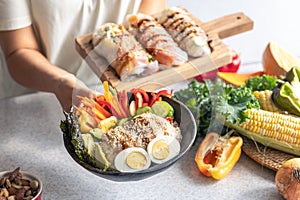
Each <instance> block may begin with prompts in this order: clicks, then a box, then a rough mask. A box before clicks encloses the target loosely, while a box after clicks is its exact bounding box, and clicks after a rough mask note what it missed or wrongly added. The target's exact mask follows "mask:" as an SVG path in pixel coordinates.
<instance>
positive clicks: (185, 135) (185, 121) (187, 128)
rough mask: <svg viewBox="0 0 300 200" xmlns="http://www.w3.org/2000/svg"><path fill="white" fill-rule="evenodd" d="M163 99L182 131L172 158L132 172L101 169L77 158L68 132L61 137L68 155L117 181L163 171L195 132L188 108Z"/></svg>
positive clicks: (190, 143) (195, 128)
mask: <svg viewBox="0 0 300 200" xmlns="http://www.w3.org/2000/svg"><path fill="white" fill-rule="evenodd" d="M163 100H165V101H167V102H169V103H170V104H171V105H172V106H173V108H174V118H175V121H176V122H178V124H179V127H180V130H181V133H182V141H181V149H180V152H179V154H178V155H177V156H176V157H174V158H173V159H171V160H169V161H167V162H165V163H163V164H159V165H153V166H150V168H148V169H146V170H142V171H139V172H134V173H121V172H118V171H102V170H100V169H98V168H95V167H93V166H91V165H89V164H87V163H85V162H83V161H82V160H80V159H79V158H78V156H77V155H76V154H75V152H74V147H73V145H72V143H71V140H70V137H68V135H69V134H66V133H64V134H63V139H64V144H65V147H66V149H67V151H68V153H69V154H70V156H71V157H72V158H73V159H74V160H75V161H76V162H77V163H78V164H79V165H81V166H82V167H84V168H85V169H87V170H88V171H90V172H92V173H94V174H95V175H97V176H99V177H102V178H105V179H108V180H111V181H117V182H126V181H138V180H142V179H145V178H149V177H151V176H153V175H155V174H158V173H160V172H163V171H164V170H166V169H167V168H169V167H170V166H172V165H173V164H174V163H175V162H177V161H178V160H179V159H180V158H181V157H182V156H183V155H184V154H185V153H186V152H187V151H188V150H189V149H190V148H191V146H192V145H193V143H194V141H195V138H196V134H197V126H196V122H195V119H194V117H193V115H192V113H191V112H190V110H189V109H188V108H187V107H186V106H185V105H184V104H183V103H181V102H179V101H177V100H174V99H170V98H167V97H164V98H163Z"/></svg>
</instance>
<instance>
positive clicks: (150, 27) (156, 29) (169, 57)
mask: <svg viewBox="0 0 300 200" xmlns="http://www.w3.org/2000/svg"><path fill="white" fill-rule="evenodd" d="M123 24H124V26H125V28H126V29H127V30H128V31H129V32H130V33H131V34H133V35H134V36H135V38H136V39H137V40H138V41H139V42H140V43H141V44H142V45H143V46H144V48H146V50H147V51H148V52H149V53H150V54H151V55H152V56H153V57H154V58H155V59H156V60H157V61H158V62H159V63H160V64H161V65H163V66H166V67H170V66H172V65H182V64H184V63H185V62H187V60H188V56H187V53H186V52H184V51H183V50H182V49H180V48H179V47H178V44H177V43H176V42H175V41H174V40H173V39H172V37H171V36H170V34H169V33H168V32H167V31H166V30H165V29H164V28H163V27H162V26H161V25H160V24H159V23H158V22H157V21H156V20H155V18H153V17H152V16H149V15H145V14H141V13H139V14H137V15H129V16H127V18H126V19H125V21H124V23H123Z"/></svg>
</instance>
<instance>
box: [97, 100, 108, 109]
mask: <svg viewBox="0 0 300 200" xmlns="http://www.w3.org/2000/svg"><path fill="white" fill-rule="evenodd" d="M96 102H97V103H98V104H99V105H101V106H104V107H107V108H108V109H109V111H111V104H110V103H108V102H107V101H105V100H96Z"/></svg>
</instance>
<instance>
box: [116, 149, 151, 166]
mask: <svg viewBox="0 0 300 200" xmlns="http://www.w3.org/2000/svg"><path fill="white" fill-rule="evenodd" d="M114 165H115V167H116V169H117V170H119V171H120V172H137V171H141V170H144V169H147V168H149V167H150V165H151V160H150V157H149V155H148V153H147V151H146V150H145V149H143V148H139V147H130V148H127V149H124V150H123V151H121V152H120V153H118V154H117V156H116V157H115V160H114Z"/></svg>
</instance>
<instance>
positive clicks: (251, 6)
mask: <svg viewBox="0 0 300 200" xmlns="http://www.w3.org/2000/svg"><path fill="white" fill-rule="evenodd" d="M178 5H180V6H183V7H185V8H186V9H187V10H189V11H190V12H191V13H192V14H193V15H195V16H196V17H198V18H199V19H200V20H201V21H203V22H207V21H210V20H213V19H216V18H219V17H222V16H224V15H228V14H232V13H236V12H243V13H245V14H246V15H247V16H248V17H250V18H251V19H252V20H253V21H254V28H253V30H251V31H248V32H245V33H242V34H238V35H235V36H232V37H230V38H227V39H224V40H223V41H224V42H225V43H226V44H227V45H229V46H231V47H232V48H234V49H236V50H237V51H238V53H240V55H241V58H242V63H244V64H247V63H253V62H261V59H262V54H263V51H264V49H265V47H266V46H267V44H268V42H269V41H274V42H276V43H278V44H279V45H280V46H281V47H283V48H284V49H286V50H287V51H289V52H290V53H292V54H294V55H296V56H300V22H299V21H300V11H299V8H300V1H299V0H284V1H283V0H248V1H247V0H169V1H168V6H178Z"/></svg>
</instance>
